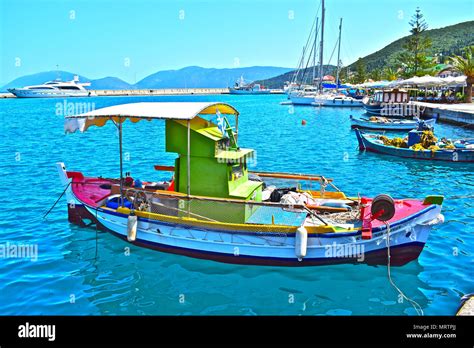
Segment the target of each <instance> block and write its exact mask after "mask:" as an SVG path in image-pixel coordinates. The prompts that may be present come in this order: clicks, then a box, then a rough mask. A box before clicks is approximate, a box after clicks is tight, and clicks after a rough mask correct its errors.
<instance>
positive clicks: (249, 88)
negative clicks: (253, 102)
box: [229, 76, 271, 94]
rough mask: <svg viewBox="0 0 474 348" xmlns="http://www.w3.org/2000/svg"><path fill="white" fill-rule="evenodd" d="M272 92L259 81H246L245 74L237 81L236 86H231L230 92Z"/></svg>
mask: <svg viewBox="0 0 474 348" xmlns="http://www.w3.org/2000/svg"><path fill="white" fill-rule="evenodd" d="M270 92H271V91H270V90H269V89H268V88H265V87H263V86H262V85H260V84H259V83H253V82H251V83H245V81H244V77H243V76H241V77H240V80H239V81H237V82H236V83H235V86H234V87H231V88H229V93H230V94H270Z"/></svg>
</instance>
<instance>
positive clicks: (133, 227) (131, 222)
mask: <svg viewBox="0 0 474 348" xmlns="http://www.w3.org/2000/svg"><path fill="white" fill-rule="evenodd" d="M137 226H138V217H137V216H136V215H129V216H128V220H127V240H128V241H129V242H134V241H135V239H137Z"/></svg>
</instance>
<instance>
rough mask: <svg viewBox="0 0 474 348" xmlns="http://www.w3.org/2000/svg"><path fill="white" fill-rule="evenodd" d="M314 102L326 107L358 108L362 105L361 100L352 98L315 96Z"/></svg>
mask: <svg viewBox="0 0 474 348" xmlns="http://www.w3.org/2000/svg"><path fill="white" fill-rule="evenodd" d="M314 102H315V103H317V104H320V105H321V106H326V107H346V108H358V107H362V106H363V105H362V100H356V99H352V98H351V99H348V98H315V99H314Z"/></svg>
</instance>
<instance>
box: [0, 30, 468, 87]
mask: <svg viewBox="0 0 474 348" xmlns="http://www.w3.org/2000/svg"><path fill="white" fill-rule="evenodd" d="M424 35H426V36H428V37H429V38H430V39H431V41H432V46H431V49H430V51H429V52H428V53H429V54H431V55H432V56H434V55H438V56H439V55H441V57H445V56H448V55H452V54H460V53H461V51H462V50H463V48H464V47H466V46H470V45H474V21H469V22H463V23H458V24H455V25H450V26H447V27H444V28H440V29H431V30H427V31H425V32H424ZM409 37H410V36H406V37H403V38H401V39H398V40H396V41H394V42H392V43H390V44H389V45H387V46H385V47H384V48H382V49H381V50H379V51H377V52H374V53H372V54H369V55H367V56H365V57H363V58H361V59H362V61H363V63H365V65H366V67H367V71H369V72H370V71H372V70H374V69H377V68H383V67H385V66H390V65H392V64H393V63H394V61H395V57H396V56H397V55H398V54H399V53H400V52H401V51H402V50H403V45H404V43H405V42H406V41H407V40H408V38H409ZM355 64H356V63H353V64H351V65H349V69H350V70H351V71H355V70H356V69H355ZM310 70H312V69H311V68H308V71H307V74H308V76H309V75H311V74H312V72H311V71H310ZM334 70H335V67H334V66H331V65H325V66H324V74H325V75H326V74H334ZM293 74H294V69H291V68H282V67H272V66H253V67H246V68H224V69H215V68H202V67H198V66H189V67H186V68H182V69H179V70H164V71H158V72H156V73H154V74H151V75H149V76H147V77H145V78H144V79H142V80H140V81H139V82H137V83H136V84H129V83H128V82H126V81H123V80H121V79H119V78H117V77H104V78H100V79H90V78H87V77H85V76H82V75H80V74H78V73H72V72H67V71H59V72H58V71H46V72H40V73H37V74H33V75H27V76H22V77H19V78H17V79H15V80H13V81H11V82H9V83H8V84H6V85H5V86H3V87H1V88H0V91H6V89H7V88H12V87H24V86H28V85H36V84H42V83H44V82H46V81H51V80H54V79H56V78H57V77H58V75H59V76H60V77H61V79H62V80H63V81H67V80H72V79H73V77H74V75H79V79H80V81H82V82H91V86H90V87H89V88H90V89H158V88H225V87H230V86H232V85H233V84H234V83H235V81H236V80H237V79H239V78H240V77H241V76H243V77H244V79H245V80H246V81H257V82H260V83H261V84H263V85H264V86H266V87H269V88H282V86H283V84H284V82H285V81H291V79H292V76H293Z"/></svg>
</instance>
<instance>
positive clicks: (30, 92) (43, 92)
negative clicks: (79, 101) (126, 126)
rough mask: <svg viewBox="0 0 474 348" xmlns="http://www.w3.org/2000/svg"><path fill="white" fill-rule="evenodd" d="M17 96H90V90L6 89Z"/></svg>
mask: <svg viewBox="0 0 474 348" xmlns="http://www.w3.org/2000/svg"><path fill="white" fill-rule="evenodd" d="M8 91H9V92H10V93H12V94H13V95H15V96H16V97H17V98H64V97H90V96H93V94H92V93H91V92H90V91H77V92H75V91H69V92H65V91H60V90H31V89H22V88H12V89H9V90H8Z"/></svg>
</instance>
